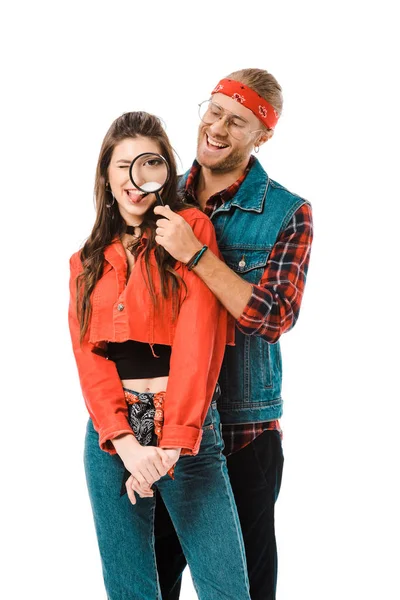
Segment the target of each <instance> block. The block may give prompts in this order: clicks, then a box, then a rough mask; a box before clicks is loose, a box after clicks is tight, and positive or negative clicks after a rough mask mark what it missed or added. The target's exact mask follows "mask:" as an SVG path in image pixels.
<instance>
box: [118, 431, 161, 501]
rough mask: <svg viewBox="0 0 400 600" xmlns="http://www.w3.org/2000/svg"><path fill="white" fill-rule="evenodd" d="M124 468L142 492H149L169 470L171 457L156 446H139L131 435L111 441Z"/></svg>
mask: <svg viewBox="0 0 400 600" xmlns="http://www.w3.org/2000/svg"><path fill="white" fill-rule="evenodd" d="M112 442H113V445H114V448H115V449H116V451H117V453H118V454H119V456H120V458H121V460H122V462H123V463H124V465H125V468H126V469H127V471H129V473H131V475H133V477H134V478H135V479H136V481H137V482H138V483H139V485H140V487H141V488H142V489H143V490H147V491H149V490H150V487H151V486H152V485H153V483H154V482H155V481H158V480H159V479H160V478H161V477H163V476H164V475H165V474H166V473H167V471H168V469H169V468H170V463H171V457H170V456H169V455H168V454H167V452H166V451H165V450H162V449H161V448H157V447H156V446H141V445H140V444H139V442H138V441H137V440H136V438H135V436H134V435H133V434H132V435H131V434H125V435H123V436H121V437H119V438H116V439H114V440H112Z"/></svg>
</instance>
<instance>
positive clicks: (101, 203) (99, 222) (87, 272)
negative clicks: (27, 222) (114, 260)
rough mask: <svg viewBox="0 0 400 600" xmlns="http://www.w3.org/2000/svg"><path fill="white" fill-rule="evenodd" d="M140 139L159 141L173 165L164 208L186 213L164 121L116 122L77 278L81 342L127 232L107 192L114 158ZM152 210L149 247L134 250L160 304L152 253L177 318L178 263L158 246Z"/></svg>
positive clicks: (100, 168)
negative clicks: (121, 146) (97, 291)
mask: <svg viewBox="0 0 400 600" xmlns="http://www.w3.org/2000/svg"><path fill="white" fill-rule="evenodd" d="M138 136H143V137H148V138H150V139H152V140H154V141H156V142H157V143H158V144H159V146H160V149H161V154H162V155H163V156H164V158H166V160H167V161H168V164H169V166H170V177H169V180H168V182H167V184H166V185H165V187H164V189H163V194H162V195H163V200H164V202H165V204H168V205H169V206H170V207H171V209H172V210H174V211H177V210H182V208H185V205H184V204H183V202H182V200H181V199H180V198H179V196H178V193H177V180H178V178H177V169H176V162H175V156H174V151H173V148H172V146H171V144H170V141H169V139H168V137H167V134H166V133H165V131H164V129H163V127H162V124H161V121H160V119H159V118H158V117H155V116H154V115H150V114H148V113H146V112H129V113H125V114H123V115H121V116H120V117H118V119H116V120H115V121H114V122H113V123H112V125H111V127H110V128H109V130H108V131H107V133H106V135H105V138H104V140H103V143H102V146H101V149H100V154H99V159H98V161H97V168H96V179H95V186H94V195H95V206H96V220H95V223H94V226H93V229H92V232H91V234H90V235H89V237H88V239H87V240H86V242H85V244H84V246H83V248H82V250H81V253H80V258H81V262H82V265H83V271H82V273H81V274H80V275H79V277H78V279H77V314H78V318H79V322H80V339H81V341H82V340H83V338H84V336H85V333H86V331H87V329H88V326H89V321H90V316H91V311H92V307H91V302H90V296H91V294H92V292H93V290H94V288H95V286H96V283H97V282H98V281H99V279H100V277H101V276H102V273H103V265H104V250H105V248H106V247H107V246H108V245H109V244H111V243H112V241H113V240H114V239H115V237H119V236H121V235H122V234H123V233H124V232H125V229H126V223H125V221H124V220H123V218H122V217H121V215H120V212H119V210H118V204H117V203H116V202H113V198H112V195H111V191H110V190H109V188H106V183H107V181H108V168H109V165H110V161H111V156H112V153H113V151H114V148H115V146H116V145H117V144H118V143H119V142H121V141H123V140H124V139H126V138H135V137H138ZM107 205H108V206H107ZM110 205H111V206H110ZM153 208H154V207H150V208H149V210H148V211H147V212H146V213H145V215H144V218H143V222H142V224H141V232H142V234H143V233H144V232H145V231H146V232H147V235H148V240H147V244H146V245H145V246H144V249H143V245H142V244H141V243H140V242H141V240H140V239H138V240H137V242H136V243H135V244H133V245H132V246H131V247H130V251H131V252H132V254H134V256H136V257H137V256H138V254H139V253H143V259H144V264H145V267H146V272H147V282H148V287H149V292H150V295H151V298H152V301H153V302H154V303H156V295H155V291H154V285H153V280H152V277H151V272H150V263H149V258H150V253H151V251H152V250H153V249H154V253H155V257H156V261H157V267H158V272H159V276H160V282H161V291H162V295H163V297H164V298H165V297H167V295H168V294H169V293H172V295H173V306H174V311H173V318H176V315H177V310H178V293H179V282H180V281H182V280H181V278H180V277H179V275H178V274H177V273H176V271H175V270H174V268H173V265H174V264H175V260H174V259H173V258H172V257H171V255H170V254H168V252H167V251H166V250H164V248H163V247H162V246H159V245H158V244H156V242H155V229H156V220H157V218H158V217H157V216H156V215H155V214H154V212H153Z"/></svg>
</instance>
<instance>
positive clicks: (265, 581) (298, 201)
mask: <svg viewBox="0 0 400 600" xmlns="http://www.w3.org/2000/svg"><path fill="white" fill-rule="evenodd" d="M281 111H282V92H281V88H280V86H279V84H278V82H277V81H276V79H275V78H274V77H273V76H272V75H271V74H269V73H268V72H267V71H264V70H261V69H244V70H242V71H237V72H235V73H232V74H231V75H229V76H228V77H227V78H225V79H223V80H221V81H220V82H219V84H218V85H217V86H216V87H215V88H214V90H213V92H212V95H211V99H210V100H207V101H205V102H203V103H201V104H200V110H199V115H200V118H201V122H200V126H199V132H198V145H197V160H196V161H195V162H194V163H193V166H192V168H191V169H190V171H188V172H187V173H186V174H185V175H184V176H183V177H182V180H181V185H182V189H183V192H184V196H185V200H186V202H189V203H191V204H195V205H197V206H199V207H200V208H201V209H202V210H203V211H204V212H205V213H206V214H207V215H209V216H210V218H211V220H212V222H213V224H214V227H215V230H216V233H217V240H218V245H219V248H220V250H221V253H222V255H223V257H224V260H225V262H222V261H220V260H219V259H218V258H217V257H216V256H215V255H214V254H213V253H212V252H211V251H210V250H208V249H207V248H205V247H203V246H202V244H201V243H200V242H199V241H198V240H197V239H196V237H195V236H194V234H193V232H192V230H191V228H190V227H189V226H188V225H187V223H186V222H185V221H184V220H183V219H182V218H181V217H180V216H179V215H177V214H175V213H173V212H172V211H171V210H170V209H169V208H168V207H157V208H156V209H155V213H156V214H158V215H159V216H160V217H161V216H162V217H164V218H162V219H161V218H160V219H159V220H158V221H157V231H156V233H157V237H156V241H157V242H158V243H159V244H161V245H162V246H164V248H166V250H167V251H168V252H170V253H171V254H172V255H173V256H174V257H175V258H176V259H177V260H179V261H182V262H184V263H189V267H190V268H193V270H194V272H195V273H196V274H197V275H198V277H201V279H202V280H203V281H204V282H205V283H206V284H207V285H208V287H209V288H210V289H211V290H212V291H213V293H214V294H215V295H216V296H217V298H219V300H220V301H221V302H222V304H223V305H224V306H225V307H226V308H227V309H228V311H229V312H230V313H231V315H233V317H234V318H235V319H236V345H235V346H234V347H227V349H226V354H225V358H224V364H223V367H222V370H221V375H220V379H219V383H220V387H221V397H220V399H219V401H218V408H219V411H220V414H221V421H222V423H223V426H222V430H223V436H224V441H225V455H226V456H227V464H228V470H229V475H230V479H231V483H232V487H233V492H234V495H235V500H236V503H237V507H238V512H239V517H240V522H241V527H242V531H243V537H244V542H245V548H246V557H247V565H248V572H249V579H250V592H251V598H252V600H272V599H274V598H275V596H276V577H277V551H276V542H275V530H274V505H275V501H276V499H277V497H278V493H279V489H280V483H281V476H282V467H283V454H282V447H281V430H280V426H279V421H278V419H279V418H280V417H281V415H282V399H281V378H282V368H281V354H280V349H279V338H280V336H281V335H282V334H283V333H284V332H286V331H288V330H289V329H291V328H292V327H293V326H294V324H295V322H296V320H297V317H298V314H299V310H300V303H301V299H302V295H303V291H304V285H305V280H306V275H307V269H308V264H309V257H310V248H311V242H312V216H311V207H310V204H309V203H308V202H307V201H306V200H304V199H303V198H300V197H299V196H297V195H294V194H292V193H290V192H289V191H288V190H286V189H285V188H284V187H282V186H281V185H279V184H278V183H276V182H275V181H273V180H271V179H270V178H269V177H268V175H267V173H266V172H265V171H264V169H263V168H262V166H261V164H260V163H259V162H258V160H257V159H256V158H255V157H254V156H252V151H253V149H254V151H255V152H258V150H259V148H260V146H262V145H263V144H264V143H266V142H267V141H268V140H269V139H270V138H271V137H272V135H273V132H274V127H275V125H276V123H277V121H278V119H279V116H280V114H281ZM188 344H190V340H188ZM193 368H195V365H193ZM205 493H207V490H206V489H205ZM156 536H157V537H156V549H157V561H158V567H159V575H160V583H161V588H162V591H163V600H175V599H177V598H179V591H180V575H181V572H182V570H183V568H184V566H185V559H184V556H183V553H182V551H181V548H180V546H179V541H178V539H177V537H176V534H175V533H174V531H173V528H172V526H171V523H170V521H169V518H168V514H167V512H166V510H165V507H164V506H163V505H162V502H161V499H160V498H159V497H158V507H157V511H156ZM221 559H223V557H221ZM227 585H229V582H227Z"/></svg>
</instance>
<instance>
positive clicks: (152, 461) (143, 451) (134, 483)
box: [124, 445, 181, 504]
mask: <svg viewBox="0 0 400 600" xmlns="http://www.w3.org/2000/svg"><path fill="white" fill-rule="evenodd" d="M180 451H181V449H180V448H173V449H165V450H163V449H162V448H158V447H155V446H140V445H139V446H137V447H136V448H135V451H134V453H131V454H130V456H129V458H128V459H126V460H124V464H125V467H126V469H127V470H128V471H129V472H130V473H131V475H130V477H129V479H128V480H127V482H126V484H125V485H126V491H127V494H128V497H129V500H130V501H131V502H132V504H136V497H135V492H136V493H137V494H139V496H140V497H141V498H150V497H152V496H153V495H154V492H153V490H152V489H151V486H152V485H153V483H154V482H156V481H158V480H159V479H161V477H163V476H164V475H165V474H166V473H167V472H168V471H169V469H170V468H171V467H172V466H173V465H174V464H175V463H176V462H177V461H178V459H179V456H180Z"/></svg>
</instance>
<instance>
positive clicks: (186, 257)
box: [182, 239, 203, 265]
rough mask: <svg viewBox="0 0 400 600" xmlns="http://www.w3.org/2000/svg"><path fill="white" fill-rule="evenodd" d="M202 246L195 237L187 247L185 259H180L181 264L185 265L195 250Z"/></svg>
mask: <svg viewBox="0 0 400 600" xmlns="http://www.w3.org/2000/svg"><path fill="white" fill-rule="evenodd" d="M202 247H203V244H202V243H201V242H199V240H197V239H196V242H195V243H194V244H193V245H192V246H191V247H190V248H189V249H188V252H187V254H186V256H185V260H183V261H182V262H183V264H184V265H186V264H187V263H188V262H190V261H191V259H192V258H193V256H194V255H195V254H196V252H198V251H199V250H201V249H202Z"/></svg>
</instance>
